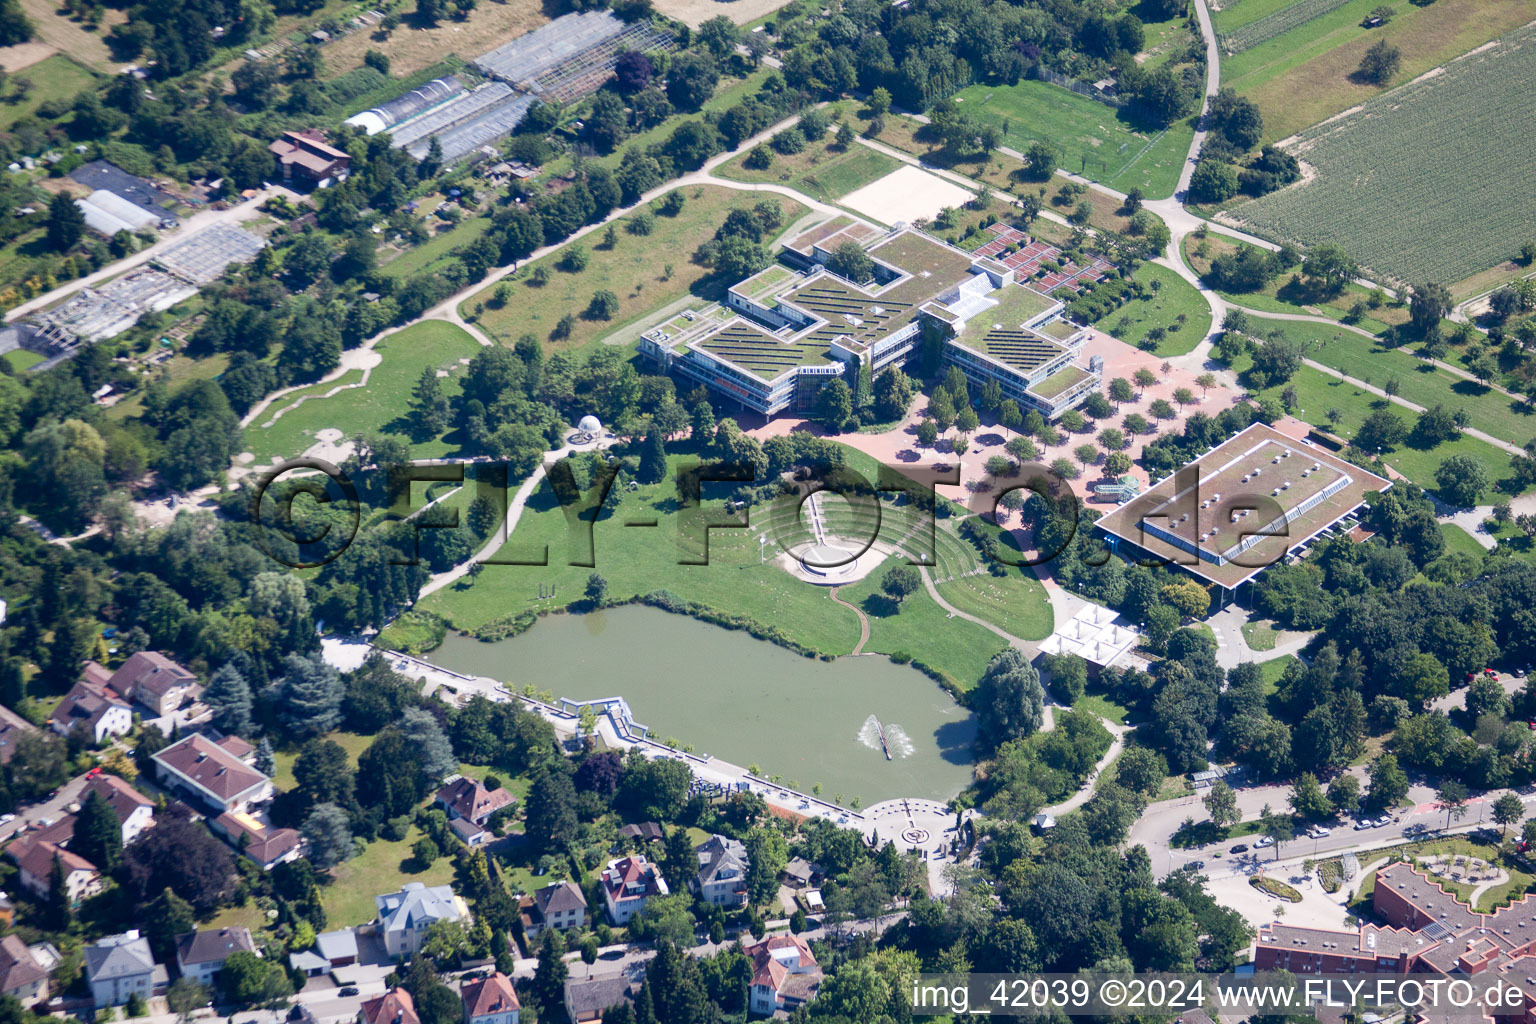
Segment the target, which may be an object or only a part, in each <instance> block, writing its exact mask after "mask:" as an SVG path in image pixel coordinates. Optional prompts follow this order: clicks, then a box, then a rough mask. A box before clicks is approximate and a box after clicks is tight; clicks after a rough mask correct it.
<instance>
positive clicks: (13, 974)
mask: <svg viewBox="0 0 1536 1024" xmlns="http://www.w3.org/2000/svg"><path fill="white" fill-rule="evenodd" d="M46 977H48V972H47V971H45V970H43V967H42V965H41V964H39V963H38V962H37V960H36V959H35V958H34V957H33V956H32V951H31V950H30V949H28V948H27V944H26V943H25V942H22V941H21V939H19V938H17V937H16V936H15V935H7V936H5V937H4V938H3V939H0V992H15V991H16V990H17V989H20V988H25V987H26V986H28V985H31V984H32V983H33V982H36V981H38V980H39V979H42V978H46Z"/></svg>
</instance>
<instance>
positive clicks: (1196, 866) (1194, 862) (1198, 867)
mask: <svg viewBox="0 0 1536 1024" xmlns="http://www.w3.org/2000/svg"><path fill="white" fill-rule="evenodd" d="M1188 866H1189V867H1192V868H1194V869H1195V870H1196V871H1200V870H1202V869H1203V868H1204V867H1205V861H1203V860H1192V861H1190V862H1189V865H1188Z"/></svg>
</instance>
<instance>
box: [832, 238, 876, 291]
mask: <svg viewBox="0 0 1536 1024" xmlns="http://www.w3.org/2000/svg"><path fill="white" fill-rule="evenodd" d="M827 269H828V270H830V271H832V272H833V273H834V274H837V275H839V276H841V277H844V278H847V279H848V280H849V281H852V282H853V283H854V284H863V283H864V282H865V281H868V280H869V279H870V278H872V277H874V276H875V261H874V260H872V259H870V257H869V253H867V252H865V251H864V247H863V246H862V245H859V244H858V243H857V242H844V243H843V244H842V245H840V246H838V247H837V251H836V252H834V253H833V254H832V256H831V258H830V259H828V260H827Z"/></svg>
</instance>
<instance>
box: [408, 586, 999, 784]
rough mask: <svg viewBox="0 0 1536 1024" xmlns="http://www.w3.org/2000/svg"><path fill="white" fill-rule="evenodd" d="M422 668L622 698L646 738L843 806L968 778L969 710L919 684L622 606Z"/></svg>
mask: <svg viewBox="0 0 1536 1024" xmlns="http://www.w3.org/2000/svg"><path fill="white" fill-rule="evenodd" d="M426 660H429V661H431V662H433V663H434V664H438V665H442V666H443V667H444V668H449V669H453V670H454V671H456V672H465V673H470V674H473V675H482V676H489V677H490V678H492V679H497V680H500V681H502V682H505V683H507V684H508V685H510V686H511V687H512V688H514V689H516V688H519V687H521V686H523V685H525V684H527V683H533V684H534V685H535V686H537V687H539V688H540V689H542V690H549V691H551V692H553V693H554V694H555V695H556V696H560V697H570V698H572V699H576V700H590V699H593V698H598V697H615V696H617V697H623V698H625V699H626V700H628V702H629V706H630V708H631V710H633V712H634V714H635V718H636V719H637V720H638V721H640V722H642V723H644V724H645V725H647V726H649V727H650V730H651V735H652V736H653V737H654V738H656V739H661V740H665V739H668V738H675V739H676V740H677V741H678V742H679V743H681V744H691V745H692V746H693V749H694V752H695V753H700V754H703V753H709V754H712V755H714V756H715V757H718V758H721V759H723V760H726V761H730V762H732V763H733V764H737V765H741V766H748V765H753V764H755V765H757V766H759V767H760V768H761V769H762V770H763V771H764V773H767V774H777V775H781V776H783V779H784V781H785V782H789V781H794V782H797V783H799V788H801V789H803V790H805V791H807V792H809V791H810V788H811V786H812V784H813V783H817V782H819V783H821V784H822V795H823V796H825V797H827V798H828V799H830V798H831V797H832V796H833V795H835V794H838V793H841V794H843V797H844V802H845V803H846V802H847V801H848V800H849V799H851V798H852V797H854V796H858V797H860V798H861V799H862V800H863V801H864V803H865V804H866V805H868V804H871V803H874V802H876V801H878V800H886V799H890V798H892V797H902V796H909V797H924V798H930V799H939V800H944V799H948V798H949V797H952V796H954V795H955V794H956V793H959V792H960V790H962V789H964V788H965V786H966V784H967V783H969V781H970V777H971V761H972V757H971V741H972V739H973V738H974V737H975V735H976V726H975V721H974V719H973V717H972V716H971V713H970V712H969V711H967V710H965V709H964V708H962V707H960V706H959V705H958V704H956V703H955V702H954V700H953V699H951V698H950V696H949V694H947V693H945V692H944V691H943V690H941V689H940V688H939V686H938V684H937V683H935V682H933V680H931V679H929V678H928V677H927V676H925V675H923V674H922V673H920V672H918V671H916V670H915V669H912V668H909V667H907V666H905V665H896V664H893V663H892V662H891V661H889V660H888V659H886V658H885V657H883V656H869V657H857V658H853V657H849V658H839V659H838V660H837V661H834V662H825V661H817V660H812V659H809V658H802V657H800V656H799V655H797V654H793V653H791V652H790V651H787V650H785V649H784V648H782V647H777V646H775V645H773V644H770V643H767V642H765V641H762V640H756V639H754V638H752V637H751V636H748V635H747V634H746V633H740V632H736V631H734V630H728V629H722V628H720V627H718V626H712V625H709V624H708V623H703V622H699V621H697V620H695V619H691V618H688V617H687V616H683V615H674V614H671V613H669V612H664V611H660V610H658V609H655V608H646V607H640V606H630V607H623V608H614V609H610V610H608V611H602V612H594V613H592V614H589V615H551V616H546V617H545V618H543V619H540V620H539V623H538V625H536V626H534V627H533V629H531V630H529V631H528V632H527V633H524V634H523V635H522V636H518V637H514V638H512V639H510V640H502V641H498V642H497V643H490V644H487V643H482V642H480V641H479V640H475V639H473V638H472V637H466V636H459V635H456V634H455V635H450V636H449V637H448V638H447V639H446V640H445V641H444V643H443V645H442V646H441V647H439V648H438V649H437V650H435V651H433V652H432V653H431V655H429V656H428V657H427V658H426ZM876 722H878V723H879V725H878V727H877V726H876ZM881 732H883V733H884V736H885V740H886V743H887V744H888V745H889V746H890V748H891V753H892V754H893V755H894V756H893V757H892V759H891V760H887V759H886V756H885V753H884V752H883V751H882V750H881V744H880V734H881Z"/></svg>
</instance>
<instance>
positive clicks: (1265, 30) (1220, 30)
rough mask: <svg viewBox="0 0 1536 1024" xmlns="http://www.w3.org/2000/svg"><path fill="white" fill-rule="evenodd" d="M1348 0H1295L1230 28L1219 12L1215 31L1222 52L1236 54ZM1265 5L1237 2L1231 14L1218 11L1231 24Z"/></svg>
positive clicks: (1267, 40) (1298, 25)
mask: <svg viewBox="0 0 1536 1024" xmlns="http://www.w3.org/2000/svg"><path fill="white" fill-rule="evenodd" d="M1348 2H1349V0H1297V2H1295V3H1291V4H1287V5H1285V6H1284V7H1281V8H1280V9H1279V10H1276V11H1274V12H1272V13H1270V14H1267V15H1265V16H1263V17H1260V18H1258V19H1256V20H1253V21H1247V22H1244V23H1242V24H1239V25H1236V27H1234V28H1232V29H1230V30H1228V29H1227V28H1225V27H1223V26H1222V19H1221V17H1220V16H1218V18H1217V21H1216V24H1217V34H1218V36H1219V38H1220V40H1221V49H1222V52H1223V53H1229V54H1239V53H1242V52H1243V51H1244V50H1251V49H1253V48H1254V47H1255V46H1258V45H1260V44H1261V43H1267V42H1269V41H1270V40H1271V39H1274V38H1275V37H1276V36H1280V35H1284V34H1285V33H1287V32H1289V31H1291V30H1292V29H1294V28H1299V27H1300V26H1302V25H1305V24H1306V23H1307V22H1309V21H1311V20H1312V19H1313V18H1320V17H1322V16H1323V15H1325V14H1327V13H1329V12H1330V11H1335V10H1338V9H1339V8H1340V7H1343V6H1344V5H1345V4H1346V3H1348ZM1267 6H1269V5H1267V4H1264V3H1262V2H1254V3H1250V4H1239V5H1238V7H1237V10H1236V12H1234V13H1233V14H1228V12H1226V11H1223V12H1221V13H1222V14H1227V15H1228V16H1227V18H1226V22H1227V24H1228V25H1232V24H1234V23H1235V22H1236V21H1237V20H1238V19H1240V18H1241V17H1242V16H1243V15H1246V14H1250V13H1252V12H1253V11H1255V10H1256V9H1261V8H1263V7H1267Z"/></svg>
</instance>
